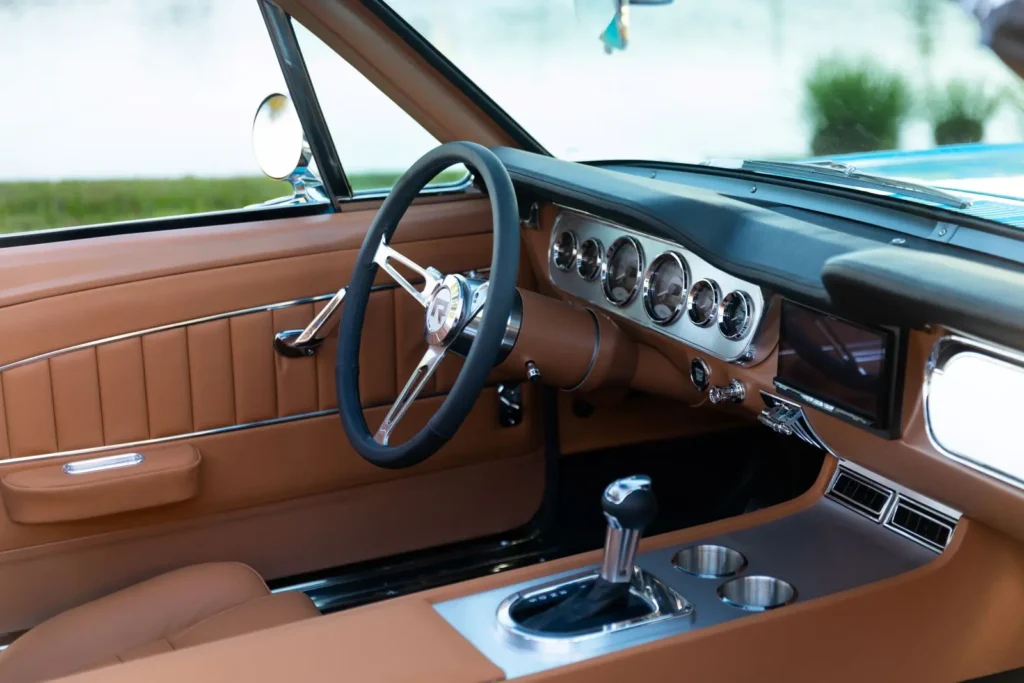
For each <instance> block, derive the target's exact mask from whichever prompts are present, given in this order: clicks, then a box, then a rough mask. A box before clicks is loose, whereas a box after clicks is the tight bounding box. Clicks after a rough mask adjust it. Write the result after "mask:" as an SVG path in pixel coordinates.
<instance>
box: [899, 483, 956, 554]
mask: <svg viewBox="0 0 1024 683" xmlns="http://www.w3.org/2000/svg"><path fill="white" fill-rule="evenodd" d="M885 525H886V526H887V527H889V528H890V529H892V530H893V531H896V532H897V533H900V534H903V535H904V536H907V537H908V538H910V539H911V540H914V541H917V542H918V543H920V544H921V545H923V546H925V547H926V548H931V549H932V550H936V551H939V552H941V551H942V550H944V549H945V547H946V545H947V544H948V543H949V539H950V538H951V537H952V536H953V530H954V529H955V528H956V522H955V521H953V520H952V519H950V518H948V517H946V516H945V515H942V514H939V513H938V512H936V511H935V510H932V509H930V508H927V507H925V506H923V505H921V504H919V503H915V502H914V501H912V500H910V499H909V498H904V497H903V496H899V497H898V498H897V499H896V504H895V505H894V506H893V508H892V512H891V513H890V514H889V518H888V519H886V520H885Z"/></svg>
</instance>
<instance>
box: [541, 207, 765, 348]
mask: <svg viewBox="0 0 1024 683" xmlns="http://www.w3.org/2000/svg"><path fill="white" fill-rule="evenodd" d="M559 209H560V211H559V213H558V216H557V217H556V218H555V221H554V225H553V226H552V227H551V234H550V235H549V242H548V253H547V255H546V259H547V269H548V280H549V281H550V282H551V284H552V285H553V286H554V287H555V288H556V289H557V290H560V291H562V292H565V293H567V294H569V295H572V296H574V297H577V298H579V299H583V300H585V301H587V302H588V303H590V304H593V305H594V306H595V307H596V308H600V309H603V310H605V311H608V312H611V313H614V314H615V315H618V316H622V317H625V318H627V319H629V320H631V321H633V322H635V323H638V324H640V325H642V326H644V327H646V328H648V329H651V330H655V331H656V332H658V333H659V334H663V335H665V336H666V337H669V338H671V339H674V340H676V341H681V342H683V343H685V344H687V345H689V346H692V347H693V348H695V349H697V350H699V351H702V352H705V353H707V354H709V355H711V356H713V357H715V358H718V359H721V360H725V361H729V362H733V363H737V364H740V365H744V366H750V365H756V364H758V363H760V362H761V361H763V360H764V359H765V358H767V357H768V356H769V355H770V354H771V352H772V350H773V349H774V348H775V346H776V345H777V343H778V325H777V320H778V308H779V307H778V297H777V296H774V295H773V293H769V292H766V291H765V290H762V289H761V288H760V287H757V286H756V285H754V284H752V283H750V282H747V281H745V280H741V279H740V278H737V277H734V276H732V275H730V274H729V273H726V272H725V271H722V270H720V269H718V268H716V267H714V266H712V265H711V264H710V263H708V262H707V261H705V260H704V259H702V258H700V257H699V256H697V255H696V254H694V253H693V252H692V251H689V250H688V249H686V248H684V247H681V246H680V245H678V244H675V243H673V242H670V241H668V240H665V239H662V238H660V237H653V236H651V235H646V234H644V233H641V232H638V231H636V230H632V229H630V228H627V227H624V226H622V225H619V224H616V223H613V222H611V221H608V220H606V219H603V218H600V217H598V216H594V215H593V214H589V213H586V212H584V211H579V210H577V209H571V208H568V207H564V206H559ZM562 232H572V233H573V234H574V235H575V236H576V237H578V238H579V239H590V238H593V239H596V240H599V241H600V242H601V243H602V244H612V243H613V242H614V241H615V240H617V239H619V238H621V237H623V236H626V237H630V238H632V239H634V240H636V241H637V242H638V243H639V245H640V247H641V249H640V253H641V254H642V255H645V257H646V258H648V259H653V258H656V257H658V256H659V255H661V254H663V253H665V252H669V251H671V252H675V253H677V254H679V256H680V257H681V258H683V259H685V261H686V264H687V266H688V270H689V273H690V280H691V283H690V284H691V287H690V289H691V290H692V282H693V281H696V280H704V279H713V280H714V281H715V282H717V283H719V285H720V287H721V288H724V289H725V290H726V291H729V292H731V291H734V290H742V291H745V292H747V293H748V294H749V295H750V298H751V300H752V301H753V307H754V315H753V316H752V319H751V323H750V331H748V332H747V334H746V336H745V337H744V338H743V339H740V340H729V339H726V338H725V337H723V336H722V334H721V333H720V332H719V330H718V328H717V326H715V325H713V324H711V325H709V326H708V327H703V328H702V327H698V326H697V325H694V324H693V323H692V322H691V321H690V320H689V317H688V316H684V315H680V316H679V317H678V319H676V320H675V321H674V322H672V323H669V324H664V325H658V324H656V323H654V322H653V321H652V320H651V319H650V318H649V317H648V315H647V311H646V309H645V306H644V304H643V301H642V297H637V296H634V297H633V298H632V299H631V300H630V301H628V302H627V303H625V304H623V305H622V306H616V305H614V304H612V303H610V302H609V301H608V300H607V299H606V298H605V292H604V285H603V283H600V284H599V283H598V282H594V281H588V280H584V279H583V278H581V277H580V276H579V274H578V273H576V272H575V270H572V269H571V270H570V271H569V272H566V271H563V270H560V269H559V268H557V267H555V265H554V263H553V262H552V248H553V246H554V243H555V240H556V239H557V237H558V236H559V235H560V234H561V233H562ZM610 258H611V250H610V249H609V250H608V251H607V252H606V254H605V258H604V263H603V265H602V268H604V269H607V264H608V261H609V260H610ZM643 271H644V269H643V268H642V269H641V273H643ZM642 277H643V276H642V275H641V278H642ZM602 280H603V278H602ZM688 294H689V293H688ZM718 298H719V299H720V298H721V297H720V296H719V297H718ZM718 303H719V301H716V306H717V304H718ZM716 318H717V308H716V309H715V315H713V316H712V320H711V323H713V322H714V320H715V319H716Z"/></svg>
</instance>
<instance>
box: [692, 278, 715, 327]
mask: <svg viewBox="0 0 1024 683" xmlns="http://www.w3.org/2000/svg"><path fill="white" fill-rule="evenodd" d="M703 285H706V286H708V287H710V288H711V291H712V292H713V293H714V295H715V302H714V303H713V304H711V312H710V314H709V315H708V318H707V320H704V321H700V320H696V319H695V318H694V317H693V301H694V299H696V293H697V287H698V286H703ZM721 302H722V288H721V287H719V286H718V283H717V282H715V281H714V280H712V279H710V278H704V279H702V280H697V281H696V282H694V283H693V284H692V285H690V291H689V292H688V293H687V294H686V317H687V318H689V319H690V322H691V323H693V324H694V325H696V326H697V327H711V325H713V324H714V323H715V321H716V320H718V307H719V305H720V304H721Z"/></svg>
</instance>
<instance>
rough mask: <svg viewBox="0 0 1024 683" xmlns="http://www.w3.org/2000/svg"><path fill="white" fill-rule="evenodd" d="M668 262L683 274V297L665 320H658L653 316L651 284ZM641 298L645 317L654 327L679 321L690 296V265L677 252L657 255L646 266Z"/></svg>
mask: <svg viewBox="0 0 1024 683" xmlns="http://www.w3.org/2000/svg"><path fill="white" fill-rule="evenodd" d="M668 260H672V261H675V262H676V265H677V266H679V270H681V271H682V272H683V296H682V297H680V299H679V303H678V304H676V307H675V308H674V309H673V310H672V313H671V315H669V317H667V318H665V319H660V318H658V316H656V315H655V314H654V311H653V305H652V304H651V292H652V290H651V282H652V281H653V279H654V274H655V273H656V272H657V270H658V268H659V267H661V265H662V264H663V263H664V262H665V261H668ZM642 296H643V299H644V312H645V313H647V317H648V318H650V319H651V322H653V323H654V324H655V325H662V326H664V325H671V324H672V323H674V322H675V321H676V320H678V319H679V316H680V315H682V313H683V309H684V308H686V305H687V299H688V297H689V296H690V265H689V264H688V263H687V262H686V259H685V258H683V256H682V254H680V253H679V252H677V251H671V250H670V251H664V252H662V253H660V254H658V256H657V257H655V259H654V260H653V261H651V264H650V265H649V266H647V269H646V270H645V271H644V287H643V295H642Z"/></svg>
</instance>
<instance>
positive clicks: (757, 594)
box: [718, 576, 796, 612]
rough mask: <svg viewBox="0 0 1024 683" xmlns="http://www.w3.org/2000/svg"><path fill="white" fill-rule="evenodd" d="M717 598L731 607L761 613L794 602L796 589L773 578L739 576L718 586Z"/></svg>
mask: <svg viewBox="0 0 1024 683" xmlns="http://www.w3.org/2000/svg"><path fill="white" fill-rule="evenodd" d="M718 597H719V598H721V600H722V602H724V603H726V604H728V605H732V606H733V607H739V608H740V609H745V610H749V611H751V612H763V611H765V610H769V609H775V608H776V607H782V606H783V605H788V604H789V603H791V602H793V601H794V600H796V589H795V588H793V586H792V585H791V584H789V583H787V582H785V581H783V580H782V579H776V578H775V577H774V576H740V577H737V578H735V579H729V580H728V581H726V582H725V583H723V584H722V585H721V586H719V587H718Z"/></svg>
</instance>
